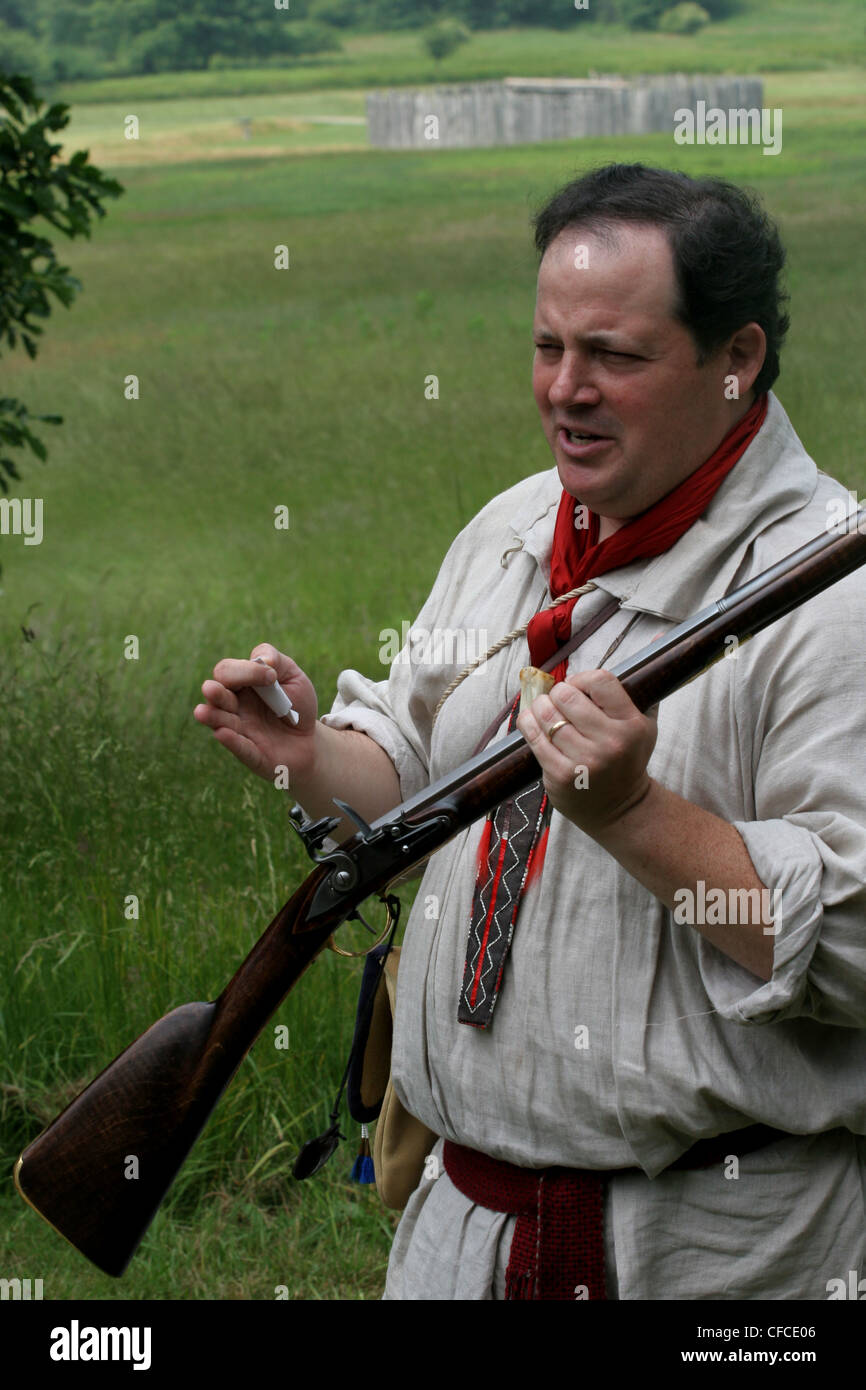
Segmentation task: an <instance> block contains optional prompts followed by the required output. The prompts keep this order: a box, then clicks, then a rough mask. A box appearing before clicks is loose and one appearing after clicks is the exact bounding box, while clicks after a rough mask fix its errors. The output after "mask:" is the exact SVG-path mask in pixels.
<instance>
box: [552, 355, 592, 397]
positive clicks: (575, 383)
mask: <svg viewBox="0 0 866 1390" xmlns="http://www.w3.org/2000/svg"><path fill="white" fill-rule="evenodd" d="M548 395H549V397H550V401H551V403H552V404H553V405H569V404H574V405H597V404H598V402H599V400H600V398H601V392H600V391H599V389H598V387H597V386H596V385H595V383H594V382H593V380H592V368H591V366H590V364H589V363H588V362H587V360H586V358H583V357H579V356H578V355H577V354H571V353H566V354H565V355H564V356H563V358H562V360H561V361H560V364H559V371H558V372H557V373H556V376H555V377H554V379H553V381H552V382H551V385H550V390H549V392H548Z"/></svg>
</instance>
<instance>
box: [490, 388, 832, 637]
mask: <svg viewBox="0 0 866 1390" xmlns="http://www.w3.org/2000/svg"><path fill="white" fill-rule="evenodd" d="M538 478H539V484H540V486H539V490H538V493H537V494H536V495H534V496H533V498H532V508H531V512H530V515H531V520H530V521H529V522H528V523H527V521H526V512H525V511H524V514H523V517H522V518H520V517H514V518H513V519H512V521H511V522H510V526H511V529H512V530H513V532H514V534H515V536H516V537H517V538H518V540H519V541H520V543H521V544H520V547H519V548H521V549H523V550H525V551H526V552H527V553H528V554H530V555H532V556H533V557H534V558H535V560H536V562H537V564H538V567H539V569H540V570H541V572H542V574H543V575H544V578H545V580H546V581H548V582H549V580H550V559H551V552H552V549H553V532H554V527H555V525H556V514H557V510H558V508H559V500H560V497H561V496H562V485H561V484H560V481H559V474H558V472H557V470H556V468H552V469H550V470H548V472H546V473H542V474H539V475H538ZM817 485H818V469H817V467H816V466H815V464H814V462H813V461H812V459H811V458H810V457H809V455H808V454H807V453H806V451H805V449H804V448H803V446H802V444H801V442H800V440H799V438H798V437H797V434H796V432H795V430H794V427H793V425H792V424H791V421H790V420H789V419H788V416H787V414H786V412H785V410H784V408H783V407H782V404H781V402H780V401H779V398H778V397H777V396H776V395H775V394H774V393H773V392H772V391H770V392H769V399H768V404H767V414H766V418H765V420H764V423H763V425H762V426H761V428H760V430H759V431H758V433H757V434H756V436H755V438H754V439H753V440H752V442H751V444H750V445H749V447H748V448H747V449H746V451H745V453H744V454H743V456H742V458H740V459H739V460H738V462H737V463H736V465H735V466H734V468H732V469H731V471H730V473H729V474H728V475H727V477H726V478H725V479H724V481H723V482H722V484H721V486H720V487H719V489H718V491H717V492H716V494H715V496H714V497H713V499H712V501H711V502H710V505H709V506H708V507H707V510H706V511H705V512H704V514H703V516H701V517H699V518H698V520H697V521H696V522H695V523H694V525H692V526H690V527H689V529H688V531H686V533H685V535H683V536H681V537H680V539H679V540H678V541H677V542H676V544H675V545H672V546H671V548H670V550H666V551H665V552H664V554H662V555H658V556H656V557H654V558H653V559H651V560H638V561H636V562H635V563H634V564H632V565H624V566H622V567H621V568H620V569H617V570H611V571H610V573H609V574H604V575H602V576H601V577H600V578H599V579H597V580H596V581H595V583H596V584H597V585H598V587H599V588H600V589H604V590H605V591H606V592H607V593H609V594H612V595H614V596H615V597H616V598H619V599H620V600H621V603H622V607H623V608H626V609H631V610H636V611H639V612H645V613H653V614H656V615H657V616H658V617H660V618H664V619H668V620H669V621H671V622H682V620H683V619H684V618H687V617H689V616H690V614H692V613H693V612H695V611H696V609H698V608H700V607H701V606H702V605H703V604H706V603H708V602H710V601H711V600H712V599H715V598H719V597H721V595H722V594H724V593H726V592H727V590H728V589H729V587H730V585H731V583H732V581H733V579H734V577H735V575H736V573H737V570H738V569H739V568H740V566H741V564H742V561H743V556H744V554H745V552H746V550H747V549H748V547H749V545H750V544H751V543H752V541H753V540H754V538H755V537H756V536H757V535H759V534H760V533H761V532H762V531H764V530H766V528H767V527H768V526H770V525H772V524H773V522H775V521H778V520H780V518H782V517H784V516H787V515H789V514H790V513H791V512H795V511H799V510H800V508H801V507H804V506H806V504H807V503H808V502H809V501H811V499H812V497H813V496H814V493H815V489H816V487H817ZM517 548H518V547H517V546H515V545H513V544H512V545H510V546H509V547H507V549H506V550H505V551H504V552H503V556H502V560H501V561H500V563H504V561H505V555H507V554H508V551H509V550H514V549H517Z"/></svg>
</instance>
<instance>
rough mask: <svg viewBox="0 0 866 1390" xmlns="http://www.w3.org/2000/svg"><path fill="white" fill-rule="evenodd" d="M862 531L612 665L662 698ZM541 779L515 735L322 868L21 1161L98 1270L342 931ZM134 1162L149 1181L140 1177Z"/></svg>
mask: <svg viewBox="0 0 866 1390" xmlns="http://www.w3.org/2000/svg"><path fill="white" fill-rule="evenodd" d="M861 531H862V533H861ZM864 533H866V510H864V511H861V512H858V513H856V514H855V515H854V516H852V517H850V518H849V520H848V523H847V528H846V530H845V531H844V532H843V533H842V534H841V535H838V534H836V535H833V534H831V535H825V536H820V537H818V538H817V539H816V540H814V541H811V542H810V543H809V544H808V545H805V546H803V547H802V548H801V549H800V550H797V551H795V552H794V553H793V554H792V555H790V556H788V557H786V559H784V560H782V561H780V562H779V563H778V564H777V565H774V566H773V567H772V568H771V569H769V570H766V571H764V573H763V574H760V575H758V576H757V577H756V578H755V579H753V580H750V581H749V583H747V584H745V585H743V586H742V587H741V588H739V589H737V590H736V591H735V592H734V593H732V594H729V595H728V596H727V597H726V598H724V599H721V600H719V601H718V602H716V603H714V604H711V605H710V606H709V607H708V608H706V609H704V610H703V611H702V612H701V613H699V614H697V615H696V616H695V617H694V618H692V619H689V620H688V621H687V622H685V623H681V624H679V626H677V627H675V628H673V629H672V630H671V631H670V632H669V633H668V634H667V635H666V636H665V637H664V638H663V639H661V640H659V641H656V642H654V643H652V644H651V645H650V646H649V647H645V648H644V649H643V650H642V651H640V652H638V653H637V655H636V656H634V657H631V658H629V660H627V661H625V662H623V663H621V664H620V665H619V666H616V667H613V668H612V669H613V674H614V675H616V676H617V677H618V678H619V679H620V680H621V682H622V684H623V685H624V687H625V688H626V690H627V691H628V693H629V695H630V696H631V698H632V700H633V701H634V703H635V704H636V705H637V706H638V708H640V709H642V710H646V709H648V708H649V707H650V706H652V705H654V704H656V703H658V701H659V700H661V699H663V698H664V697H665V696H666V695H670V694H671V693H672V692H673V691H674V690H677V689H679V687H680V686H682V685H684V684H685V683H686V682H687V681H689V680H692V679H693V678H694V677H695V676H696V675H699V674H700V673H701V672H702V671H703V670H705V669H706V668H707V666H709V665H711V664H712V663H713V662H714V661H717V660H718V659H719V658H720V657H722V656H724V654H725V650H726V646H725V643H726V639H728V638H730V637H737V638H738V640H740V641H743V640H745V639H746V638H748V637H750V636H752V635H753V634H754V633H756V632H759V631H760V630H761V629H762V628H764V627H767V626H768V625H769V624H770V623H772V622H775V621H776V619H778V618H780V617H782V616H783V615H784V614H785V613H788V612H790V611H791V609H793V608H796V607H797V606H798V605H799V604H801V603H803V602H805V601H806V599H808V598H810V597H811V596H812V595H813V594H816V593H819V592H820V591H821V590H822V589H825V588H827V587H828V586H829V585H830V584H833V583H835V582H836V580H838V579H841V578H842V577H843V576H844V575H846V574H849V573H850V572H851V571H852V570H854V569H856V568H857V567H858V566H860V565H862V564H863V563H864V562H866V534H864ZM537 775H538V764H537V762H536V761H535V758H534V757H533V755H532V752H531V750H530V749H529V748H528V747H527V745H526V744H525V742H524V740H523V738H522V736H521V735H520V734H519V733H518V732H515V733H513V734H510V735H509V736H508V737H507V738H505V739H503V740H502V741H501V742H499V743H497V744H494V745H493V746H492V747H490V748H488V749H485V750H484V751H483V752H481V753H479V754H478V755H477V756H476V757H475V758H472V759H470V761H469V762H467V763H464V764H463V765H462V766H461V767H459V768H456V769H455V770H454V771H453V772H451V773H449V774H448V775H447V776H445V777H443V778H441V779H440V780H439V781H438V782H436V783H435V784H433V785H431V786H430V787H428V788H426V789H425V791H423V792H421V793H419V794H418V795H417V796H415V797H412V798H411V799H410V800H409V801H406V802H404V803H403V804H402V806H398V807H396V808H395V809H394V810H393V811H390V812H388V813H387V815H385V816H382V817H381V818H380V819H379V820H377V821H376V822H374V824H373V825H372V827H366V828H365V830H362V831H359V832H358V834H356V835H354V836H352V837H351V839H349V840H346V841H345V842H344V843H343V844H342V845H340V847H339V849H338V850H337V851H335V852H334V854H333V855H331V856H329V857H328V858H327V859H325V860H323V861H322V862H321V863H319V864H317V865H316V867H315V868H314V869H313V871H312V873H311V874H310V875H309V876H308V877H307V878H306V879H305V881H304V882H303V883H302V885H301V887H300V888H299V889H298V890H297V892H296V893H295V894H294V896H293V897H292V898H290V900H289V901H288V902H287V903H286V904H285V906H284V907H283V908H282V909H281V910H280V911H279V912H278V913H277V915H276V917H275V918H274V919H273V921H272V922H271V924H270V926H269V927H268V928H267V930H266V932H265V933H264V935H263V936H262V937H261V938H260V940H259V941H258V942H257V944H256V945H255V946H254V947H253V949H252V951H251V952H250V954H249V955H248V956H247V958H246V960H245V961H244V962H243V964H242V965H241V967H240V969H239V970H238V971H237V972H236V974H235V975H234V976H233V978H232V979H231V980H230V981H229V983H228V984H227V985H226V987H225V989H224V990H223V992H222V994H221V995H220V996H219V998H218V999H217V1000H215V1002H214V1003H211V1004H201V1003H199V1004H183V1005H181V1007H180V1008H177V1009H174V1010H173V1011H172V1012H171V1013H170V1014H167V1015H166V1016H165V1018H162V1019H160V1020H159V1022H157V1023H154V1024H153V1026H152V1027H151V1028H149V1029H148V1030H147V1032H146V1033H143V1034H142V1035H141V1037H140V1038H138V1039H137V1041H136V1042H134V1043H133V1044H132V1045H131V1046H130V1047H128V1048H127V1049H126V1051H125V1052H122V1053H121V1055H120V1056H119V1057H118V1058H117V1059H116V1060H115V1061H114V1062H112V1063H111V1064H110V1065H109V1066H108V1067H106V1068H105V1070H104V1071H103V1072H101V1073H100V1075H99V1076H97V1077H96V1079H95V1080H94V1081H92V1082H91V1083H90V1085H89V1086H88V1087H87V1088H86V1090H84V1091H82V1093H81V1095H80V1096H78V1097H77V1098H76V1099H75V1100H73V1101H72V1102H71V1104H70V1105H68V1106H67V1107H66V1109H65V1110H64V1111H63V1113H62V1114H61V1115H59V1116H58V1118H57V1119H56V1120H54V1121H53V1122H52V1123H51V1124H50V1125H49V1126H48V1128H47V1129H46V1130H44V1131H43V1133H42V1134H41V1135H39V1137H38V1138H37V1139H35V1140H34V1141H33V1142H32V1143H31V1144H30V1145H28V1147H27V1148H26V1149H25V1150H24V1152H23V1154H22V1155H21V1157H20V1158H19V1160H18V1162H17V1164H16V1167H15V1182H16V1185H17V1187H18V1190H19V1192H20V1193H21V1195H22V1196H23V1197H24V1199H25V1201H27V1202H29V1204H30V1205H31V1206H32V1207H33V1208H34V1209H35V1210H36V1211H37V1212H38V1213H39V1215H40V1216H42V1217H44V1219H45V1220H46V1221H48V1222H50V1224H51V1225H52V1226H54V1228H55V1229H56V1230H57V1231H58V1232H59V1233H60V1234H61V1235H62V1236H65V1238H66V1239H67V1240H69V1241H71V1243H72V1244H73V1245H75V1246H76V1247H77V1248H78V1249H79V1250H80V1251H81V1253H82V1254H84V1255H86V1256H87V1258H88V1259H90V1260H92V1261H93V1263H94V1264H95V1265H98V1266H99V1268H100V1269H103V1270H105V1271H106V1272H107V1273H108V1274H114V1275H118V1274H121V1273H122V1272H123V1270H124V1269H125V1268H126V1265H127V1264H128V1262H129V1260H130V1258H131V1257H132V1255H133V1253H134V1251H135V1249H136V1247H137V1245H138V1243H139V1241H140V1240H141V1237H142V1236H143V1234H144V1232H145V1230H146V1229H147V1227H148V1225H149V1224H150V1221H151V1220H152V1218H153V1216H154V1214H155V1212H156V1210H157V1208H158V1207H159V1204H160V1202H161V1201H162V1199H163V1197H164V1196H165V1194H166V1192H167V1191H168V1189H169V1187H170V1186H171V1183H172V1181H173V1180H174V1178H175V1177H176V1175H177V1173H178V1171H179V1170H180V1168H181V1166H182V1164H183V1162H184V1160H185V1159H186V1156H187V1154H188V1153H189V1151H190V1149H191V1147H192V1145H193V1143H194V1142H195V1140H196V1138H197V1137H198V1135H199V1134H200V1132H201V1130H202V1128H203V1127H204V1125H205V1123H206V1121H207V1119H208V1117H209V1115H210V1114H211V1111H212V1110H213V1108H214V1106H215V1105H216V1103H217V1101H218V1100H219V1098H220V1096H221V1095H222V1093H223V1091H224V1090H225V1088H226V1086H227V1085H228V1083H229V1081H230V1080H231V1078H232V1076H233V1075H234V1073H235V1071H236V1070H237V1068H238V1067H239V1066H240V1063H241V1062H242V1060H243V1058H244V1056H245V1055H246V1053H247V1052H248V1050H249V1049H250V1047H251V1046H252V1044H253V1043H254V1042H255V1040H256V1038H257V1037H258V1035H259V1033H260V1032H261V1030H262V1029H263V1028H264V1026H265V1024H266V1023H267V1021H268V1019H269V1018H270V1017H271V1015H272V1014H273V1012H274V1010H275V1009H276V1008H277V1007H278V1006H279V1004H280V1002H281V1001H282V999H283V998H284V997H285V995H286V994H287V993H288V992H289V990H290V989H291V988H292V987H293V986H294V985H295V984H296V982H297V981H298V980H299V979H300V977H301V975H302V974H303V973H304V971H305V970H306V969H307V967H308V966H309V965H310V964H311V963H312V961H313V960H314V959H315V957H316V956H317V955H318V954H319V952H320V951H322V950H323V949H324V947H325V946H326V944H327V942H328V939H329V938H330V936H331V935H332V934H333V932H334V931H335V930H336V929H337V927H339V926H340V924H341V923H342V922H344V921H345V920H346V918H347V917H348V916H349V915H350V913H351V912H353V911H354V909H355V908H356V907H358V906H359V904H360V903H362V902H363V901H364V899H365V898H367V897H369V896H370V895H371V894H372V893H381V892H382V891H383V890H384V889H385V888H386V887H387V885H388V884H389V883H390V882H391V881H392V880H393V879H395V878H397V877H398V876H400V875H402V874H404V873H405V872H406V870H407V869H410V868H412V867H413V866H414V865H416V864H419V863H421V862H422V861H423V860H424V859H426V858H427V857H428V856H429V855H430V854H431V853H432V852H433V851H434V850H435V849H438V848H439V847H440V846H441V845H443V844H444V843H445V842H446V841H447V840H448V839H450V838H451V837H452V836H453V835H455V834H456V833H457V832H458V831H459V830H462V829H464V828H465V827H466V826H467V825H470V824H471V823H472V822H473V821H475V820H477V819H478V818H479V817H481V816H483V815H485V814H486V813H487V811H489V810H490V809H491V807H493V806H496V805H498V804H499V802H500V801H502V800H504V799H505V798H506V797H508V796H511V795H512V794H513V793H514V792H516V791H519V790H520V789H521V788H522V787H525V786H526V785H527V784H528V783H529V782H531V781H532V780H533V778H535V777H537ZM341 875H342V879H343V883H342V886H341V885H340V877H341ZM347 881H349V887H348V888H347V887H346V886H345V884H346V882H347ZM132 1159H135V1160H136V1168H137V1176H136V1177H131V1176H127V1173H128V1172H130V1171H131V1165H130V1161H131V1160H132Z"/></svg>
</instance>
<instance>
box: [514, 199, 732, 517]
mask: <svg viewBox="0 0 866 1390" xmlns="http://www.w3.org/2000/svg"><path fill="white" fill-rule="evenodd" d="M614 235H615V238H616V240H615V242H613V243H612V244H609V243H607V242H606V241H604V240H602V239H601V238H600V237H598V236H595V235H593V234H592V233H590V232H588V231H584V230H583V229H582V228H567V229H566V230H565V231H564V232H561V233H560V235H559V236H558V237H556V238H555V240H554V241H552V242H551V244H550V246H549V247H548V249H547V251H546V252H545V255H544V257H543V259H542V262H541V265H540V267H539V272H538V297H537V302H536V311H535V321H534V324H533V332H534V335H535V343H536V349H535V360H534V364H533V372H532V387H533V392H534V395H535V400H536V404H537V405H538V409H539V411H540V413H541V421H542V425H543V427H544V432H545V435H546V437H547V441H548V443H549V444H550V447H551V449H552V451H553V455H554V458H555V459H556V464H557V467H558V469H559V477H560V481H561V482H562V486H563V488H564V489H565V490H566V492H568V493H570V494H571V495H572V496H573V497H576V498H578V499H579V500H580V501H581V502H583V503H584V504H585V505H586V506H588V507H589V508H590V510H591V511H593V512H597V513H598V514H599V515H600V516H603V517H608V518H615V519H616V520H618V521H623V520H626V519H628V518H629V517H633V516H637V515H638V514H639V513H640V512H643V511H645V510H646V508H647V507H650V506H652V504H653V503H654V502H657V501H658V500H659V499H660V498H662V497H664V496H665V494H666V493H668V492H670V491H671V489H672V488H674V487H676V486H677V484H678V483H680V482H682V480H683V479H684V478H687V477H688V476H689V474H690V473H693V472H694V470H695V469H696V468H698V467H699V466H700V465H701V464H702V463H703V462H704V460H705V459H707V458H708V457H709V456H710V454H711V453H712V452H713V450H714V449H715V448H716V446H717V445H718V444H719V443H720V442H721V440H722V439H723V438H724V436H725V434H726V433H727V432H728V430H729V429H730V428H731V427H732V425H733V424H734V423H735V421H736V419H738V418H739V417H740V416H741V415H742V414H744V413H745V411H746V409H748V406H749V405H750V404H751V401H752V399H753V395H752V393H751V392H750V391H747V392H746V398H745V399H741V400H740V401H739V402H737V403H736V404H735V405H733V404H732V402H730V401H728V400H726V399H725V394H724V388H725V375H726V373H727V372H730V371H731V370H732V367H731V359H730V356H729V354H728V353H727V351H726V350H725V349H721V350H720V351H719V352H718V353H716V354H715V355H714V356H713V357H712V358H711V359H710V360H708V361H707V362H706V363H705V364H704V365H703V366H702V367H698V366H697V365H696V362H695V358H696V348H695V343H694V341H693V339H692V337H691V334H690V333H689V331H688V329H686V328H684V327H683V325H682V324H680V323H678V322H677V321H676V319H674V317H673V309H674V306H675V303H676V283H675V279H674V267H673V258H672V255H671V251H670V248H669V246H668V242H667V239H666V238H665V235H664V233H663V232H662V231H661V229H660V228H658V227H653V226H643V225H641V226H636V225H631V224H629V225H625V224H621V223H620V224H618V225H617V227H616V228H615V232H614ZM578 246H585V247H586V248H587V251H588V255H587V257H586V259H587V262H588V264H587V265H586V267H585V268H577V267H576V266H575V248H576V247H578ZM567 430H571V431H573V432H575V433H581V432H586V433H590V434H594V435H597V436H602V438H600V439H597V440H595V441H594V442H592V441H590V442H581V441H575V442H573V443H572V442H571V440H570V439H569V436H568V434H567V433H566V431H567ZM606 529H614V528H606Z"/></svg>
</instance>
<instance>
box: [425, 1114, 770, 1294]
mask: <svg viewBox="0 0 866 1390" xmlns="http://www.w3.org/2000/svg"><path fill="white" fill-rule="evenodd" d="M787 1138H790V1135H788V1134H786V1133H785V1132H784V1131H782V1130H778V1129H773V1128H771V1127H770V1126H769V1125H761V1124H756V1125H749V1126H747V1127H746V1128H745V1129H739V1130H734V1131H733V1132H731V1133H729V1134H717V1135H715V1136H714V1137H713V1138H711V1139H701V1140H698V1142H697V1143H696V1144H694V1145H693V1146H692V1147H691V1148H690V1149H688V1150H687V1151H686V1152H685V1153H684V1154H681V1155H680V1157H679V1158H678V1159H677V1160H676V1161H675V1162H674V1163H672V1164H671V1165H670V1168H671V1169H684V1168H708V1167H710V1166H711V1165H712V1164H714V1163H719V1162H723V1161H724V1159H725V1158H726V1157H727V1155H728V1154H729V1153H730V1152H731V1149H732V1147H733V1148H734V1151H735V1152H736V1153H738V1154H741V1155H742V1154H746V1153H751V1152H752V1151H753V1150H755V1149H759V1148H763V1146H764V1145H765V1144H771V1143H773V1142H774V1141H775V1140H777V1139H787ZM443 1159H444V1163H445V1172H446V1173H447V1174H448V1177H449V1178H450V1179H451V1181H452V1182H453V1184H454V1186H455V1187H456V1188H457V1190H458V1192H462V1193H463V1196H464V1197H468V1199H469V1201H470V1202H474V1203H475V1204H476V1205H477V1206H480V1207H486V1208H487V1209H488V1211H502V1212H508V1213H509V1215H511V1216H516V1217H517V1222H516V1225H515V1227H514V1236H513V1239H512V1242H511V1252H510V1255H509V1258H508V1268H507V1269H506V1271H505V1297H506V1298H507V1299H536V1298H538V1299H551V1300H553V1299H557V1300H560V1301H561V1300H573V1299H595V1300H599V1299H605V1300H606V1299H607V1286H606V1284H605V1274H604V1195H605V1194H604V1186H605V1181H606V1180H607V1179H609V1178H611V1177H614V1176H615V1175H617V1174H621V1173H638V1172H642V1171H643V1170H642V1169H640V1168H636V1167H635V1168H614V1169H592V1168H519V1167H517V1165H516V1164H514V1163H506V1162H505V1161H504V1160H503V1159H499V1158H490V1157H489V1156H488V1155H487V1154H483V1153H478V1152H477V1150H475V1149H467V1148H464V1147H463V1146H462V1145H461V1144H453V1143H451V1141H450V1140H448V1139H446V1141H445V1145H444V1149H443ZM666 1171H669V1170H666Z"/></svg>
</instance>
